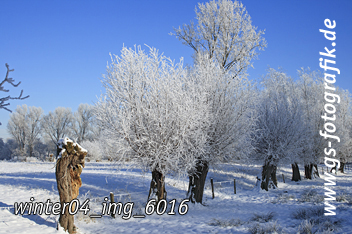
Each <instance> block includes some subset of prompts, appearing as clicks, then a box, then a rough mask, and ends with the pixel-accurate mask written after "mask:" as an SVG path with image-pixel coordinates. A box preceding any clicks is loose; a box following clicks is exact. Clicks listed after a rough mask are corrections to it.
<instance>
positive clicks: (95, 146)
mask: <svg viewBox="0 0 352 234" xmlns="http://www.w3.org/2000/svg"><path fill="white" fill-rule="evenodd" d="M80 145H81V146H82V147H83V148H84V149H86V150H87V151H88V153H87V156H86V158H87V159H88V160H91V161H97V160H101V159H102V157H103V150H102V145H101V142H100V141H99V140H92V141H88V140H85V141H83V142H82V143H81V144H80Z"/></svg>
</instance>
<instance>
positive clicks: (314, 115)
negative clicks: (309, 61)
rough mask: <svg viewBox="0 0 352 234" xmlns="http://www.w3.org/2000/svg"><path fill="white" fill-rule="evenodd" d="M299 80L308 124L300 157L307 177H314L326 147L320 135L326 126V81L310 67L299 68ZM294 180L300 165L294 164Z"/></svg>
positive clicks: (303, 108) (298, 83)
mask: <svg viewBox="0 0 352 234" xmlns="http://www.w3.org/2000/svg"><path fill="white" fill-rule="evenodd" d="M298 76H299V80H298V81H297V88H298V93H297V95H298V96H299V97H300V102H301V105H302V121H303V123H304V125H305V126H306V128H305V131H306V134H307V135H308V137H307V138H306V142H304V144H303V145H302V147H303V151H302V154H301V155H300V158H299V159H298V162H299V163H303V164H304V174H305V178H307V179H312V175H313V169H314V170H315V173H316V174H317V175H319V173H318V167H317V164H318V163H319V162H321V161H322V160H321V159H322V152H323V150H324V147H326V141H325V139H324V138H322V137H321V136H320V135H319V130H320V129H323V128H324V119H323V118H322V116H323V112H324V82H323V79H324V78H323V77H322V74H321V73H319V72H317V71H313V72H311V71H310V70H309V69H303V68H302V69H300V70H298ZM292 168H293V176H292V180H294V181H297V180H298V178H297V174H298V175H299V170H298V165H297V164H296V165H295V166H292Z"/></svg>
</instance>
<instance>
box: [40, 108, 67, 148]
mask: <svg viewBox="0 0 352 234" xmlns="http://www.w3.org/2000/svg"><path fill="white" fill-rule="evenodd" d="M71 124H72V111H71V109H70V108H65V107H57V108H56V109H55V110H54V112H51V111H50V112H49V114H47V115H45V116H44V117H43V120H42V121H41V126H42V129H43V132H44V134H45V135H46V136H47V137H49V138H50V139H51V141H52V142H53V143H54V144H55V145H56V147H58V142H59V140H60V139H61V138H64V137H67V136H69V135H71V134H72V133H71V129H70V127H71Z"/></svg>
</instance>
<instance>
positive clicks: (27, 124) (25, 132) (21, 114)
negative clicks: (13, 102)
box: [7, 104, 43, 157]
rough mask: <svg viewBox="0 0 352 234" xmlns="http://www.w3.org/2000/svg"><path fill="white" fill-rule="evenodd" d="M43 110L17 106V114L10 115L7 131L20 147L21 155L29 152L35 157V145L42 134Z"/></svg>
mask: <svg viewBox="0 0 352 234" xmlns="http://www.w3.org/2000/svg"><path fill="white" fill-rule="evenodd" d="M42 115H43V109H42V108H40V107H34V106H31V107H27V105H25V104H24V105H22V106H17V108H16V110H15V112H13V113H12V114H11V115H10V119H9V122H8V124H7V130H8V132H9V133H10V135H11V136H12V137H13V138H14V139H15V140H16V142H17V144H18V145H19V151H20V152H19V153H20V154H21V155H24V154H26V152H28V154H29V156H30V157H32V156H33V152H34V145H35V143H36V142H37V141H38V137H39V134H40V120H41V117H42Z"/></svg>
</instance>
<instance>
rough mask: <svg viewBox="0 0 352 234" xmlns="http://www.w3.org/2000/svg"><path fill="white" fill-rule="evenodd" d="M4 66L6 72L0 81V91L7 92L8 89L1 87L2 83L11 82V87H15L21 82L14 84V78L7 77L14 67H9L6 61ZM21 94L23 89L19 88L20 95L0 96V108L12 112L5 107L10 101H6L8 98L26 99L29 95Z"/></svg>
mask: <svg viewBox="0 0 352 234" xmlns="http://www.w3.org/2000/svg"><path fill="white" fill-rule="evenodd" d="M5 66H6V68H7V72H6V76H5V79H4V80H3V81H1V83H0V91H3V92H9V90H8V89H5V88H4V87H3V85H4V84H5V83H9V84H11V85H12V86H13V87H17V86H19V85H20V84H21V82H18V83H17V84H15V83H14V82H15V80H14V79H12V78H10V77H9V73H10V72H12V71H14V70H15V69H10V67H9V65H8V64H7V63H6V64H5ZM22 95H23V90H21V93H20V95H19V96H18V97H11V96H10V95H9V96H6V97H2V98H0V109H5V110H7V111H9V112H12V111H11V110H10V109H9V108H7V106H9V105H10V103H9V102H8V101H9V100H14V99H18V100H23V99H26V98H28V97H29V95H27V96H25V97H22ZM0 125H1V123H0Z"/></svg>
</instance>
